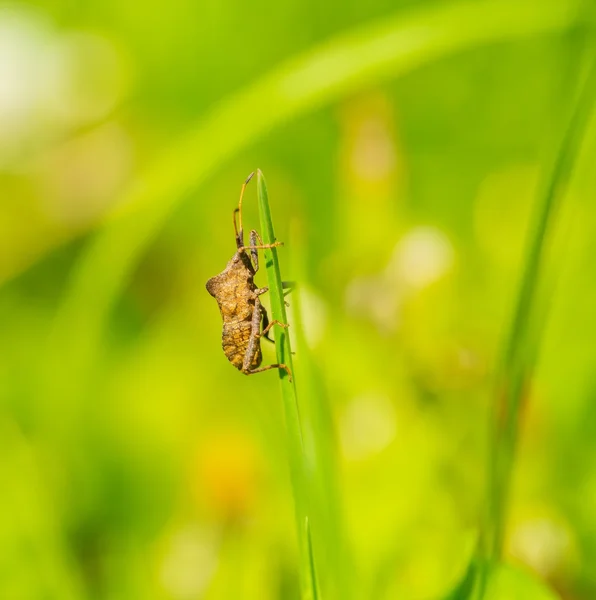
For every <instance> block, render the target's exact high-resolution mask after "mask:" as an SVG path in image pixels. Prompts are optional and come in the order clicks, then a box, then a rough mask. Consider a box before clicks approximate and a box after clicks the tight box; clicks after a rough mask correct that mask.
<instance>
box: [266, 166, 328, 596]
mask: <svg viewBox="0 0 596 600" xmlns="http://www.w3.org/2000/svg"><path fill="white" fill-rule="evenodd" d="M257 196H258V204H259V220H260V223H261V236H262V238H263V242H264V243H265V244H272V243H273V242H275V241H277V240H276V238H275V231H274V229H273V219H272V218H271V209H270V207H269V196H268V194H267V185H266V183H265V178H264V177H263V173H261V171H260V170H259V171H257ZM263 254H264V257H265V268H266V271H267V280H268V283H269V301H270V305H271V318H272V319H274V320H277V321H281V322H282V323H287V322H288V317H287V315H286V305H285V301H284V290H283V284H282V279H281V270H280V267H279V259H278V256H277V248H270V249H268V250H265V251H264V252H263ZM275 351H276V356H277V362H278V363H281V364H285V365H287V366H288V367H289V369H290V371H291V372H292V374H294V364H293V361H292V348H291V346H290V336H289V334H288V332H287V331H286V330H284V329H283V328H281V327H276V328H275ZM278 372H279V379H280V386H281V397H282V402H283V409H284V418H285V425H286V444H287V454H288V459H289V464H290V476H291V481H292V491H293V495H294V508H295V513H296V532H297V535H298V544H299V550H300V581H301V589H302V598H303V599H304V600H308V599H311V598H316V597H317V595H316V590H315V589H314V585H315V583H314V581H313V580H312V578H311V576H310V574H311V571H312V569H313V566H312V564H311V563H312V556H311V549H310V546H311V542H310V539H309V531H310V530H309V529H308V527H305V524H308V507H309V499H308V494H307V489H308V487H307V481H306V473H305V456H304V444H303V439H302V425H301V422H300V413H299V410H298V395H297V393H296V379H295V377H292V378H291V379H290V377H289V376H288V374H287V373H286V372H285V371H284V370H283V369H279V371H278Z"/></svg>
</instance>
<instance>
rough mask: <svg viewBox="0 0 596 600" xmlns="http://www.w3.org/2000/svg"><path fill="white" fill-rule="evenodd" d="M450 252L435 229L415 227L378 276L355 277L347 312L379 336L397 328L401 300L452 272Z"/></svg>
mask: <svg viewBox="0 0 596 600" xmlns="http://www.w3.org/2000/svg"><path fill="white" fill-rule="evenodd" d="M453 263H454V251H453V247H452V245H451V242H450V241H449V239H448V238H447V236H446V235H445V234H444V233H443V232H441V231H440V230H439V229H437V228H435V227H430V226H426V227H416V228H414V229H412V230H411V231H410V232H408V233H407V234H406V235H405V236H404V237H403V238H402V239H401V240H400V241H399V242H398V243H397V244H396V246H395V248H394V250H393V255H392V257H391V259H390V261H389V264H388V265H387V266H386V267H385V269H383V271H381V272H380V273H379V274H378V275H373V276H368V277H355V278H354V279H353V280H352V281H351V282H350V283H349V285H348V287H347V289H346V307H347V309H348V311H350V312H352V313H354V314H359V315H364V316H366V317H368V318H370V319H371V320H372V321H373V322H374V323H375V324H376V325H377V327H378V329H379V331H380V332H381V333H392V332H393V331H395V329H396V328H397V326H398V325H399V309H400V307H401V306H402V303H403V300H404V298H406V297H407V296H408V295H409V294H411V293H413V292H416V291H419V290H421V289H423V288H424V287H426V286H428V285H431V284H432V283H434V282H436V281H438V280H439V279H441V278H442V277H443V276H444V275H446V274H447V273H448V272H449V270H450V269H451V268H452V266H453Z"/></svg>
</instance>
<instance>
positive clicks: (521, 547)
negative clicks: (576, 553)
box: [511, 519, 571, 577]
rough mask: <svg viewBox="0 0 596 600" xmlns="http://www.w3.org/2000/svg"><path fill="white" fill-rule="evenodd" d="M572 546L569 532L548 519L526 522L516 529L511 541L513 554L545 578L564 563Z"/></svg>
mask: <svg viewBox="0 0 596 600" xmlns="http://www.w3.org/2000/svg"><path fill="white" fill-rule="evenodd" d="M570 545H571V544H570V538H569V533H568V531H567V530H566V529H565V528H564V527H563V526H562V525H561V524H559V523H555V522H554V521H551V520H548V519H535V520H530V521H525V522H524V523H522V524H521V525H518V526H517V527H516V529H515V531H514V532H513V535H512V539H511V550H512V553H513V554H514V555H515V556H516V557H518V558H520V559H521V560H523V561H524V562H525V563H526V564H528V565H530V566H531V567H532V568H533V569H534V570H536V571H537V572H538V573H540V574H541V575H542V576H544V577H548V576H549V575H551V574H553V573H554V572H555V571H556V570H557V568H558V567H560V565H561V564H562V563H564V561H565V559H566V556H567V554H568V551H569V549H570Z"/></svg>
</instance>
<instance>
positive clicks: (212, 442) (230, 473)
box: [194, 431, 260, 522]
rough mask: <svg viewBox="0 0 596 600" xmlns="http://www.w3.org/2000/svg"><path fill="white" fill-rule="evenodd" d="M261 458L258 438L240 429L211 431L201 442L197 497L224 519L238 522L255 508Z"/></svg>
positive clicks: (196, 479)
mask: <svg viewBox="0 0 596 600" xmlns="http://www.w3.org/2000/svg"><path fill="white" fill-rule="evenodd" d="M259 465H260V460H259V456H258V451H257V449H256V447H255V444H254V442H253V441H252V440H251V439H250V438H248V437H247V436H246V435H245V434H243V433H241V432H238V431H219V432H215V433H213V434H211V435H210V436H209V437H208V438H207V439H206V440H205V441H204V443H203V444H202V445H201V447H200V449H199V452H198V455H197V458H196V461H195V469H196V472H195V473H196V474H195V478H194V494H195V499H196V501H197V502H198V503H199V504H200V505H206V507H207V508H208V509H210V510H212V511H214V512H215V513H216V515H217V516H218V517H219V518H221V519H222V520H224V521H232V522H236V521H239V520H242V518H244V517H246V516H247V515H248V514H249V513H250V511H251V510H252V508H253V506H254V503H255V497H256V493H257V486H258V482H259V478H260V477H259V474H260V468H259Z"/></svg>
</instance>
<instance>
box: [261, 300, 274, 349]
mask: <svg viewBox="0 0 596 600" xmlns="http://www.w3.org/2000/svg"><path fill="white" fill-rule="evenodd" d="M261 315H262V317H263V331H261V336H262V337H264V338H265V339H266V340H267V341H269V342H271V343H272V344H274V343H275V342H274V341H273V340H272V339H271V338H270V337H269V335H268V334H267V333H266V332H267V331H269V329H268V328H269V315H268V314H267V310H266V309H265V307H264V306H263V305H262V304H261Z"/></svg>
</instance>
